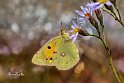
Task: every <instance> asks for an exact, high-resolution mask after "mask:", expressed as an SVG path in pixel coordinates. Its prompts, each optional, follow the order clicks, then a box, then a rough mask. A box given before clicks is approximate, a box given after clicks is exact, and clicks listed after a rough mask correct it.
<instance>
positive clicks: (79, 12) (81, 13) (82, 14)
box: [76, 10, 85, 17]
mask: <svg viewBox="0 0 124 83" xmlns="http://www.w3.org/2000/svg"><path fill="white" fill-rule="evenodd" d="M76 13H78V14H79V15H80V16H83V17H84V16H85V15H84V13H83V12H81V11H79V10H76Z"/></svg>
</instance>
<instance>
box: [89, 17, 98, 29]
mask: <svg viewBox="0 0 124 83" xmlns="http://www.w3.org/2000/svg"><path fill="white" fill-rule="evenodd" d="M89 21H90V23H91V24H92V26H94V27H95V28H96V29H97V30H98V28H99V26H98V23H97V21H96V20H95V18H93V17H92V16H90V17H89Z"/></svg>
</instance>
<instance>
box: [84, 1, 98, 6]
mask: <svg viewBox="0 0 124 83" xmlns="http://www.w3.org/2000/svg"><path fill="white" fill-rule="evenodd" d="M99 4H100V3H99V2H95V3H87V4H86V6H88V7H95V6H97V5H99Z"/></svg>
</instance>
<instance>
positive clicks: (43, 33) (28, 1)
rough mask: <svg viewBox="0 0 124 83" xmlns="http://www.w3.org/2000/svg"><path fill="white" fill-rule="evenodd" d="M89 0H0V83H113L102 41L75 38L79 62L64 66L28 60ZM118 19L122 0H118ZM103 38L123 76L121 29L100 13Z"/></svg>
mask: <svg viewBox="0 0 124 83" xmlns="http://www.w3.org/2000/svg"><path fill="white" fill-rule="evenodd" d="M86 1H88V0H0V83H117V80H116V78H115V76H114V75H113V73H112V70H111V68H110V66H109V65H108V61H107V58H106V52H105V49H104V48H103V46H102V44H101V42H100V41H99V40H98V39H96V38H90V39H85V38H79V39H78V40H77V43H78V44H77V48H78V50H79V53H80V57H81V59H80V61H79V63H78V64H77V65H76V66H75V67H74V68H72V69H70V70H68V71H60V70H57V69H56V68H55V67H43V66H37V65H34V64H32V63H31V59H32V57H33V55H34V54H35V53H36V52H37V51H38V49H40V47H41V46H42V45H43V44H44V43H46V42H47V41H48V40H49V39H51V38H52V37H54V36H56V35H58V34H59V30H60V24H61V22H62V23H63V24H64V25H70V24H71V20H72V19H73V17H74V16H75V10H76V9H78V10H80V5H85V4H86ZM117 4H118V7H119V9H120V12H121V15H122V19H123V18H124V11H123V10H124V5H123V4H124V1H123V0H117ZM104 24H105V31H106V38H107V42H108V44H109V46H110V48H111V50H112V56H113V60H114V64H115V66H116V68H117V71H118V72H119V74H120V75H121V78H122V79H124V29H123V28H122V27H121V25H120V24H119V23H118V22H116V21H115V20H114V19H113V18H112V17H111V16H110V15H109V14H107V13H105V12H104Z"/></svg>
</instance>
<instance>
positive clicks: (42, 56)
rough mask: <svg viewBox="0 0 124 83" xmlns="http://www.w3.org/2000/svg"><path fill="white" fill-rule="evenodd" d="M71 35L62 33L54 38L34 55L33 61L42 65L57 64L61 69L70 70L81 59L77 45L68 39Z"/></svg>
mask: <svg viewBox="0 0 124 83" xmlns="http://www.w3.org/2000/svg"><path fill="white" fill-rule="evenodd" d="M68 37H69V35H68V34H67V33H62V34H61V35H59V36H57V37H54V38H52V39H51V40H49V41H48V42H47V43H46V44H45V45H43V46H42V47H41V49H40V50H39V51H38V52H37V53H36V54H35V55H34V57H33V59H32V63H34V64H36V65H41V66H55V67H56V68H57V69H59V70H68V69H70V68H72V67H73V66H75V65H76V64H77V62H78V61H79V54H78V50H77V48H76V46H75V45H74V44H72V41H71V40H68Z"/></svg>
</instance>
